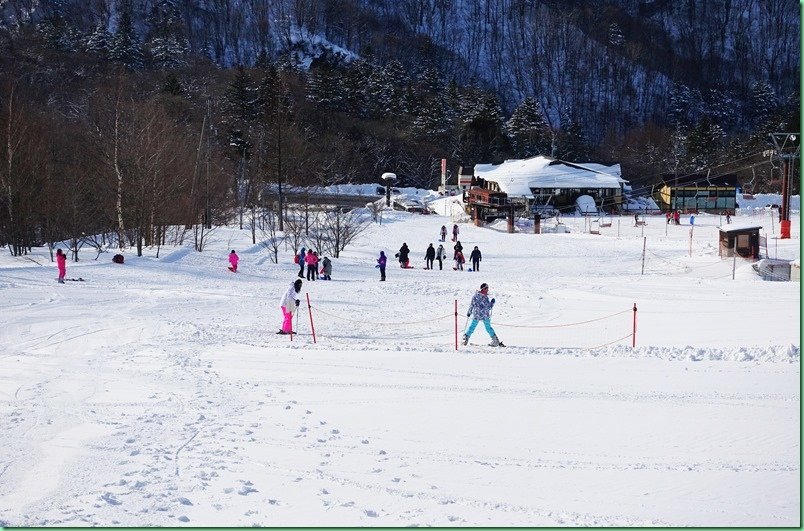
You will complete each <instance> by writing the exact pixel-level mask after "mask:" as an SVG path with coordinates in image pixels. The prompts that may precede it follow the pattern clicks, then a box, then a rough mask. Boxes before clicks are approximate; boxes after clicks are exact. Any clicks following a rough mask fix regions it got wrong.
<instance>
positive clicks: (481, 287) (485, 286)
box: [480, 282, 489, 291]
mask: <svg viewBox="0 0 804 531" xmlns="http://www.w3.org/2000/svg"><path fill="white" fill-rule="evenodd" d="M484 289H489V285H488V284H486V283H485V282H484V283H482V284H481V285H480V291H483V290H484Z"/></svg>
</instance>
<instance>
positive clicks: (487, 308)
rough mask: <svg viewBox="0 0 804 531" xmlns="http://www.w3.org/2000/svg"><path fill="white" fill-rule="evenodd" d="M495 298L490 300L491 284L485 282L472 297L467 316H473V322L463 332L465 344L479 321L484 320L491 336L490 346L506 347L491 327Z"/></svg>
mask: <svg viewBox="0 0 804 531" xmlns="http://www.w3.org/2000/svg"><path fill="white" fill-rule="evenodd" d="M494 302H495V300H494V299H491V300H489V285H488V284H486V283H485V282H484V283H482V284H481V285H480V291H478V292H477V293H475V295H474V296H473V297H472V302H471V303H470V304H469V310H468V311H467V312H466V317H472V322H471V323H469V328H467V329H466V333H464V334H463V344H464V345H467V344H469V338H470V337H472V333H473V332H474V331H475V327H477V322H478V321H483V325H484V326H485V327H486V332H488V334H489V336H490V337H491V343H489V346H490V347H504V346H505V345H503V343H502V341H500V340H499V339H498V338H497V334H496V333H495V332H494V329H493V328H492V327H491V309H492V308H493V307H494Z"/></svg>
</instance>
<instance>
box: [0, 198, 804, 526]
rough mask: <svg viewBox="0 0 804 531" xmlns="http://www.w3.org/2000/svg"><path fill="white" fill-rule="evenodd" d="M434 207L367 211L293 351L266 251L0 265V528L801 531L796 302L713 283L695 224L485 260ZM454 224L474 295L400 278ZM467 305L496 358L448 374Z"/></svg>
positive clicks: (776, 291)
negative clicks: (384, 259) (382, 274)
mask: <svg viewBox="0 0 804 531" xmlns="http://www.w3.org/2000/svg"><path fill="white" fill-rule="evenodd" d="M374 187H375V185H371V188H369V189H373V188H374ZM402 192H403V193H409V192H410V191H409V190H402ZM418 192H419V194H418V197H420V198H424V197H428V198H430V199H433V197H434V194H430V193H428V192H424V191H418ZM367 195H368V194H367ZM414 196H416V195H414ZM456 201H457V199H456V198H454V197H450V198H445V199H440V200H439V199H437V200H434V201H433V202H432V203H431V206H432V207H433V209H434V210H435V211H436V212H439V213H444V214H446V215H418V214H410V213H407V212H385V214H384V216H383V222H382V225H377V224H374V225H372V226H371V227H370V228H369V230H368V231H367V232H366V233H364V234H363V235H362V236H361V237H360V238H359V240H358V241H357V242H356V243H355V244H354V245H352V246H350V247H348V248H347V249H346V250H345V251H344V252H343V253H342V254H341V256H340V258H333V259H332V262H333V272H332V279H333V280H331V281H321V280H319V281H316V282H307V281H305V283H304V287H303V290H302V294H301V295H302V297H301V298H302V300H303V301H304V303H303V305H302V307H301V311H300V312H299V313H298V319H297V321H296V324H295V327H296V330H297V331H298V332H299V334H298V335H295V336H293V338H292V341H291V338H290V336H282V335H277V334H276V333H275V332H276V331H277V330H278V329H279V326H280V322H281V313H280V310H279V307H278V304H279V300H280V297H281V296H282V294H283V293H284V291H285V290H286V289H287V287H288V285H289V284H290V283H291V282H292V281H293V280H295V278H297V277H296V272H297V270H298V266H296V265H295V264H293V260H292V256H293V254H292V250H287V251H283V252H282V253H280V263H279V264H274V263H272V262H271V260H270V258H269V253H268V252H267V251H266V250H265V249H264V248H263V247H261V246H260V245H253V244H252V242H251V239H250V231H249V230H238V228H237V227H236V226H234V225H233V226H230V227H220V228H217V229H215V230H214V232H213V233H212V234H211V235H210V239H209V241H208V245H207V248H206V249H205V250H204V252H202V253H198V252H195V251H193V250H192V246H191V245H190V244H186V245H184V246H182V247H178V248H163V249H162V250H161V252H160V254H159V257H158V258H157V257H156V249H147V250H146V252H145V256H143V257H137V256H135V254H134V252H133V251H132V250H128V249H127V250H126V251H125V252H124V254H125V264H123V265H120V264H114V263H112V262H111V256H112V254H114V252H115V251H110V252H108V253H103V254H101V256H100V258H99V259H98V260H97V261H96V260H94V256H95V255H94V253H93V252H92V251H83V252H82V253H81V255H80V258H81V260H80V261H79V262H77V263H76V262H72V261H69V262H68V269H67V277H68V278H79V277H81V278H84V279H86V280H85V281H84V282H67V283H66V284H64V285H60V284H57V283H56V282H55V278H56V268H55V265H54V264H52V263H51V262H50V257H49V253H48V252H47V250H46V249H34V250H33V252H32V253H31V254H29V255H28V256H26V257H17V258H14V257H11V256H9V254H8V252H5V253H3V255H2V256H0V418H2V419H3V421H2V422H3V424H2V429H1V430H0V525H5V526H69V527H77V526H171V527H173V526H192V527H198V526H252V525H258V526H315V527H321V526H493V527H501V526H705V527H711V526H750V527H766V526H792V527H798V526H800V525H801V522H800V519H799V515H800V510H801V508H800V485H801V472H800V453H801V451H800V444H801V441H800V432H801V425H800V324H799V323H800V302H801V296H800V284H799V283H796V282H768V281H762V280H760V278H759V277H758V276H757V274H756V273H755V272H754V271H753V270H752V269H751V265H750V262H748V261H745V260H737V261H736V262H735V261H734V260H732V259H721V258H719V256H718V250H717V249H718V247H717V241H718V240H717V234H718V230H717V227H718V225H720V224H721V223H724V222H725V221H724V220H723V219H722V218H720V217H719V216H712V215H706V214H702V215H699V216H697V217H696V220H695V227H694V233H693V234H692V239H690V227H689V225H687V221H686V220H685V219H683V218H682V225H681V226H672V225H671V226H667V225H666V224H665V222H664V217H663V216H647V217H646V219H647V225H645V226H640V227H635V226H634V223H633V219H632V218H631V217H630V216H623V217H616V216H615V217H612V218H611V219H610V221H611V222H612V223H611V226H609V227H602V226H601V227H598V228H599V232H600V234H590V233H589V232H588V230H587V228H588V220H584V219H583V218H580V217H577V218H573V217H570V216H563V217H562V219H561V222H562V224H564V225H565V227H566V228H567V229H568V230H569V232H568V233H550V234H540V235H536V234H532V233H531V232H532V225H529V224H528V222H527V221H524V220H520V221H518V222H517V232H516V233H513V234H508V233H507V232H506V231H505V222H504V221H501V222H497V223H496V224H494V225H492V226H488V227H482V228H481V227H475V226H473V225H471V224H468V223H466V222H464V221H463V220H464V219H465V218H464V217H463V216H460V215H458V209H456V208H455V206H456V204H455V202H456ZM772 215H775V212H769V211H767V210H764V209H762V208H757V209H746V210H744V211H742V210H741V211H738V213H737V215H736V216H735V222H737V221H739V222H750V223H756V224H759V225H762V226H763V227H764V228H765V231H767V235H768V250H769V253H770V256H771V257H772V258H776V257H778V258H785V259H791V260H792V259H798V257H799V256H800V232H799V217H798V213H797V212H796V213H795V214H794V219H793V225H792V227H793V234H792V238H790V239H784V240H781V239H778V238H777V236H778V233H779V227H778V220H776V221H774V218H773V217H772ZM454 222H458V223H459V227H460V240H461V242H462V244H463V246H464V249H465V252H466V254H467V256H468V254H469V251H471V249H472V248H473V247H474V246H475V245H477V246H478V247H479V248H480V249H481V251H482V253H483V261H482V263H481V267H480V271H479V272H469V271H453V270H452V267H451V263H447V264H446V265H445V267H444V270H443V271H442V270H438V269H437V267H436V269H435V270H425V269H423V266H424V261H423V257H424V251H425V249H426V247H427V245H428V244H429V243H431V242H432V243H435V244H436V246H437V244H438V242H437V235H438V232H439V228H440V227H441V225H442V224H444V225H447V227H448V229H450V234H451V228H452V224H453V223H454ZM601 225H602V224H601ZM402 242H407V244H408V245H409V246H410V248H411V257H412V260H413V265H414V266H415V268H414V269H404V270H403V269H400V268H399V267H398V264H397V263H396V262H395V261H394V257H393V255H394V253H395V252H396V251H397V249H398V248H399V247H400V246H401V244H402ZM304 243H305V246H306V247H309V245H308V244H309V243H311V242H307V241H305V242H304ZM446 247H447V249H448V250H451V247H452V243H451V242H449V239H448V240H447V244H446ZM643 247H644V248H645V250H646V251H645V259H644V273H643ZM231 249H235V250H237V251H238V253H239V254H240V257H241V261H240V271H239V272H238V273H236V274H235V273H230V272H229V271H228V270H227V269H226V266H227V254H228V252H229V251H230V250H231ZM380 250H385V252H386V254H388V255H389V262H388V271H387V275H388V280H387V281H386V282H379V272H378V270H377V269H375V268H374V264H375V260H376V258H377V255H378V253H379V251H380ZM450 255H451V253H450ZM331 258H332V257H331ZM466 265H467V268H468V267H469V266H470V265H471V264H469V263H467V264H466ZM732 276H734V278H732ZM481 282H487V283H489V285H490V287H491V296H493V297H495V298H496V305H495V307H494V313H493V317H492V324H493V326H494V328H495V330H496V331H497V334H498V335H499V337H500V339H501V340H502V341H503V342H504V343H505V344H506V345H507V346H506V347H504V348H493V347H489V346H487V343H488V341H489V338H488V336H487V335H486V331H485V329H484V327H483V325H482V324H481V325H479V326H478V328H477V330H476V331H475V334H474V335H473V336H472V338H471V340H470V344H469V346H466V347H464V346H462V345H461V346H459V347H458V349H457V350H456V348H455V322H456V315H455V301H456V300H457V301H458V302H457V326H458V328H459V329H461V331H462V329H463V327H464V326H465V324H466V310H467V306H468V303H469V300H470V298H471V296H472V295H473V293H474V292H475V290H476V289H477V288H478V287H479V285H480V283H481ZM308 295H309V298H310V301H311V304H312V306H311V308H309V309H308V306H307V296H308ZM634 305H636V307H637V312H636V336H635V342H636V347H632V340H633V339H634V338H633V336H632V333H633V329H634V321H635V318H634V310H633V308H634ZM310 313H312V316H313V318H314V325H315V339H314V337H313V335H312V328H311V321H310Z"/></svg>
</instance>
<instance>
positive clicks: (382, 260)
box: [377, 251, 388, 281]
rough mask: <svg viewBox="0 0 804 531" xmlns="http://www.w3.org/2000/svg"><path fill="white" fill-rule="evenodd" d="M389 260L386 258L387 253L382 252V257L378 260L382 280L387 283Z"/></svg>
mask: <svg viewBox="0 0 804 531" xmlns="http://www.w3.org/2000/svg"><path fill="white" fill-rule="evenodd" d="M387 261H388V258H387V257H386V256H385V251H380V257H379V258H377V267H379V268H380V280H381V281H385V264H386V262H387Z"/></svg>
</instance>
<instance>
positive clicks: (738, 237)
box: [718, 225, 762, 260]
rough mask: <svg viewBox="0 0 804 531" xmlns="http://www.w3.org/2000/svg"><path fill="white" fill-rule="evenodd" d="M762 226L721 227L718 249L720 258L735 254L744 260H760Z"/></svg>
mask: <svg viewBox="0 0 804 531" xmlns="http://www.w3.org/2000/svg"><path fill="white" fill-rule="evenodd" d="M761 228H762V226H760V225H752V226H742V227H740V226H736V225H726V226H721V227H719V229H720V236H719V245H718V249H719V252H720V256H721V257H723V258H725V257H732V256H734V253H735V252H736V253H737V256H740V257H742V258H749V259H754V260H759V259H760V258H761V253H760V237H759V229H761Z"/></svg>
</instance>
